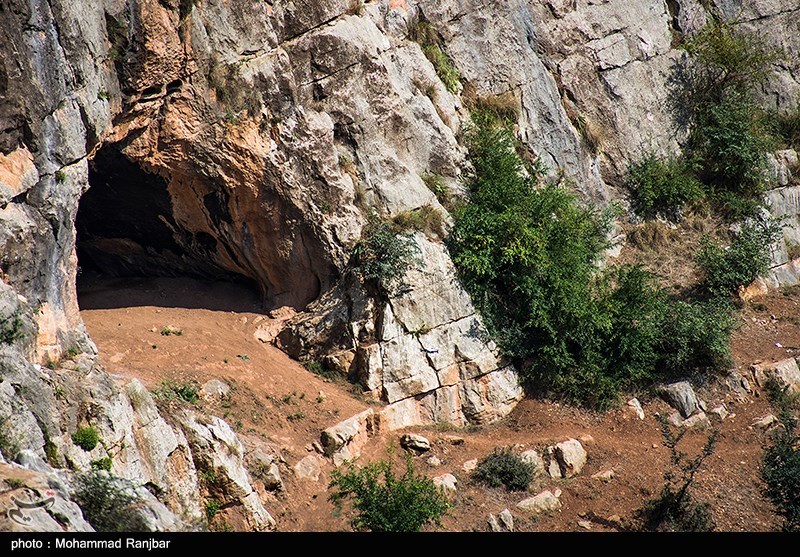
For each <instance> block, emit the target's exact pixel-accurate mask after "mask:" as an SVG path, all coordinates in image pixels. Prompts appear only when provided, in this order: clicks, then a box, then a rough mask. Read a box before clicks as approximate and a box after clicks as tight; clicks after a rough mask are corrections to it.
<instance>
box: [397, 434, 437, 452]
mask: <svg viewBox="0 0 800 557" xmlns="http://www.w3.org/2000/svg"><path fill="white" fill-rule="evenodd" d="M400 446H401V447H403V448H404V449H408V450H410V451H415V452H418V453H424V452H425V451H429V450H431V442H430V441H428V439H427V438H426V437H423V436H422V435H418V434H416V433H406V434H405V435H403V436H402V437H401V438H400Z"/></svg>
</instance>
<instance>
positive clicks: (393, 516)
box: [330, 458, 450, 532]
mask: <svg viewBox="0 0 800 557" xmlns="http://www.w3.org/2000/svg"><path fill="white" fill-rule="evenodd" d="M330 488H331V489H334V491H333V492H332V493H331V495H330V499H331V501H333V503H334V504H335V505H336V507H337V508H339V509H340V508H341V506H342V501H343V500H345V499H352V500H353V506H354V508H355V510H356V516H355V518H353V520H352V525H353V528H355V529H356V530H364V529H368V530H371V531H373V532H416V531H418V530H419V529H420V528H421V527H422V526H423V525H425V524H428V523H431V522H433V523H434V524H436V525H439V519H440V517H441V516H442V515H443V514H444V513H445V512H446V511H447V509H448V508H449V507H450V504H449V503H448V502H447V499H446V498H445V496H444V494H443V493H442V491H441V490H440V489H439V488H437V487H436V485H435V484H434V483H433V480H431V479H430V478H428V477H426V476H424V475H419V476H418V475H415V473H414V468H413V465H412V463H411V459H410V458H409V459H408V460H407V461H406V470H405V473H404V474H403V475H402V476H400V477H397V476H395V474H394V471H393V470H392V465H391V463H389V462H385V461H380V462H377V463H373V464H368V465H366V466H364V467H362V468H356V467H355V466H353V465H352V464H351V465H349V468H348V470H347V471H346V472H342V471H341V470H333V472H331V483H330Z"/></svg>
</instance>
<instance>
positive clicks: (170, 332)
mask: <svg viewBox="0 0 800 557" xmlns="http://www.w3.org/2000/svg"><path fill="white" fill-rule="evenodd" d="M181 335H183V329H179V328H177V327H172V326H170V325H167V326H166V327H164V328H162V329H161V336H165V337H168V336H176V337H179V336H181Z"/></svg>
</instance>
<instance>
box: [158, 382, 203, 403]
mask: <svg viewBox="0 0 800 557" xmlns="http://www.w3.org/2000/svg"><path fill="white" fill-rule="evenodd" d="M153 394H154V395H155V396H156V397H157V398H162V399H166V400H175V399H180V400H183V401H185V402H188V403H189V404H197V401H198V400H200V395H199V390H198V386H197V384H196V383H193V382H187V383H175V382H173V381H170V380H168V379H164V380H163V381H161V385H160V386H159V388H158V389H156V390H155V391H153Z"/></svg>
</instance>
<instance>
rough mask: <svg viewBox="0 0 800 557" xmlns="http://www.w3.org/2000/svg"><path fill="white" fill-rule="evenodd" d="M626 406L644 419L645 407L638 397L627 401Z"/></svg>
mask: <svg viewBox="0 0 800 557" xmlns="http://www.w3.org/2000/svg"><path fill="white" fill-rule="evenodd" d="M626 407H627V408H628V409H629V411H630V412H632V413H633V414H634V415H635V416H636V417H637V418H639V419H640V420H644V409H643V408H642V403H641V402H639V399H638V398H632V399H630V400H629V401H628V402H627V403H626Z"/></svg>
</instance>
